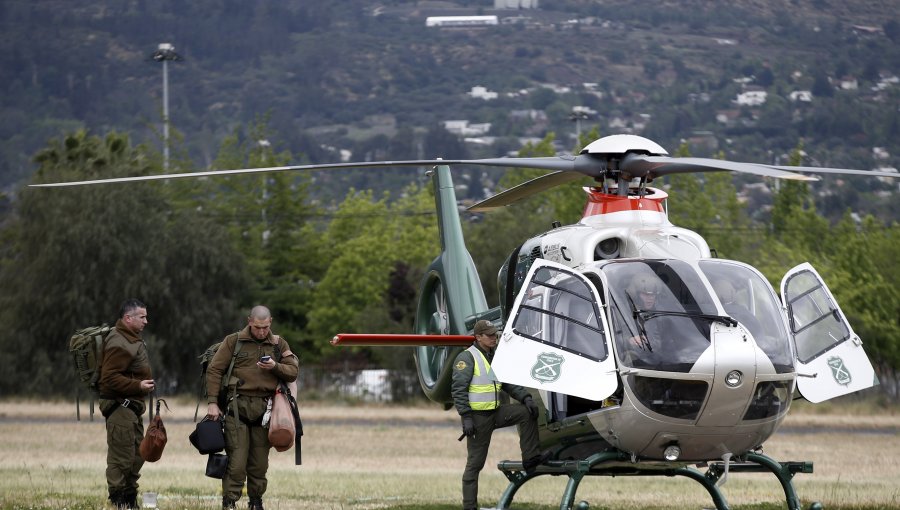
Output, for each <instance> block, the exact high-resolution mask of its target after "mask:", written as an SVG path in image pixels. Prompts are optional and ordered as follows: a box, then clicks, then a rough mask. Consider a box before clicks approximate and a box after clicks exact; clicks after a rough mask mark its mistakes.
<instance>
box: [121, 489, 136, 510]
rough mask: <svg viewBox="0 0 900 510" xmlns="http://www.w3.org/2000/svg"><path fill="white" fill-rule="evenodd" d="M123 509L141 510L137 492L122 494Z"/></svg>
mask: <svg viewBox="0 0 900 510" xmlns="http://www.w3.org/2000/svg"><path fill="white" fill-rule="evenodd" d="M122 508H127V509H128V510H138V508H140V507H139V506H138V503H137V491H133V492H132V491H126V492H123V493H122Z"/></svg>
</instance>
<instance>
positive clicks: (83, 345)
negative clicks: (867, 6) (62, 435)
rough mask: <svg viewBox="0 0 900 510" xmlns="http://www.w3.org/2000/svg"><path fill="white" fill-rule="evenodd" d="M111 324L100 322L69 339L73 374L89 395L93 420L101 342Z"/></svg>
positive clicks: (101, 354)
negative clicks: (73, 364) (100, 323)
mask: <svg viewBox="0 0 900 510" xmlns="http://www.w3.org/2000/svg"><path fill="white" fill-rule="evenodd" d="M111 330H112V326H108V325H106V324H102V325H100V326H91V327H88V328H83V329H79V330H76V331H75V334H74V335H72V338H70V339H69V353H70V354H71V355H72V361H73V362H74V363H75V376H76V377H77V378H78V381H79V382H80V383H81V385H82V386H83V387H85V388H87V390H88V394H89V395H90V402H91V404H90V409H91V421H93V420H94V400H95V399H98V398H99V396H100V388H99V383H100V362H101V361H102V360H103V342H104V340H106V337H107V335H109V332H110V331H111ZM79 400H80V398H79V395H78V393H77V392H76V394H75V405H76V409H77V413H76V415H77V418H78V419H79V420H80V419H81V409H80V408H79V407H78V405H79Z"/></svg>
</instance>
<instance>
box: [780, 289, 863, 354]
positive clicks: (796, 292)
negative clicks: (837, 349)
mask: <svg viewBox="0 0 900 510" xmlns="http://www.w3.org/2000/svg"><path fill="white" fill-rule="evenodd" d="M785 288H786V291H785V299H786V300H787V303H785V304H786V305H787V307H788V310H789V313H788V315H789V316H790V317H791V329H792V330H793V333H794V339H795V340H796V343H797V359H799V360H800V361H801V362H803V363H808V362H809V361H811V360H813V359H814V358H816V357H817V356H819V355H820V354H822V353H823V352H825V351H827V350H829V349H831V347H833V346H835V345H837V344H839V343H841V342H843V341H844V340H847V339H848V338H850V331H849V330H848V329H847V325H846V324H845V323H844V322H843V321H842V320H841V319H840V316H839V314H838V312H837V305H835V303H833V302H832V301H831V299H829V297H828V293H827V292H826V290H825V288H824V287H823V286H822V284H821V282H820V281H819V279H818V278H816V277H815V275H813V274H812V273H810V272H808V271H805V272H801V273H798V274H796V275H794V276H793V277H791V278H790V279H789V280H788V281H787V285H786V286H785Z"/></svg>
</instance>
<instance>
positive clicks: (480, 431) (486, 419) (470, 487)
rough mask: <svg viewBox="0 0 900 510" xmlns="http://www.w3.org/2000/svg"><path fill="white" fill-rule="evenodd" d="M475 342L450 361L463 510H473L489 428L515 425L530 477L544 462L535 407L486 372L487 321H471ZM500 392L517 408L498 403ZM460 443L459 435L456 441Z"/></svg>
mask: <svg viewBox="0 0 900 510" xmlns="http://www.w3.org/2000/svg"><path fill="white" fill-rule="evenodd" d="M473 333H474V334H475V342H474V343H473V344H472V346H471V347H469V348H468V349H466V350H465V351H463V352H461V353H459V355H458V356H457V357H456V359H455V360H454V361H453V380H452V383H451V387H450V392H451V394H452V396H453V403H454V405H455V406H456V410H457V412H459V415H460V418H461V419H462V430H463V436H465V437H466V449H467V451H468V457H467V459H466V469H465V471H463V476H462V493H463V510H470V509H476V508H478V474H479V473H480V472H481V469H482V468H483V467H484V462H485V460H486V459H487V454H488V448H489V447H490V444H491V434H492V433H493V431H494V429H499V428H503V427H508V426H510V425H519V447H520V448H521V450H522V464H523V467H524V468H525V471H526V472H528V473H531V472H533V471H534V469H535V468H536V467H537V466H538V465H539V464H541V463H542V462H544V461H545V460H546V459H547V456H542V455H541V452H540V450H539V443H538V430H537V416H538V406H537V404H535V402H534V400H533V399H532V398H531V395H529V394H528V391H527V390H526V389H525V388H523V387H522V386H516V385H513V384H505V383H501V382H500V381H498V380H497V378H496V377H495V376H494V371H493V370H491V360H492V359H493V358H494V349H496V347H497V341H498V337H497V328H496V327H494V325H493V324H491V323H490V322H489V321H486V320H480V321H478V322H476V323H475V329H474V331H473ZM500 391H505V392H506V393H507V394H508V395H509V396H511V397H512V398H514V399H516V400H518V401H519V402H521V404H501V403H500ZM460 439H462V436H461V437H460Z"/></svg>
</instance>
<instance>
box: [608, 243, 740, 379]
mask: <svg viewBox="0 0 900 510" xmlns="http://www.w3.org/2000/svg"><path fill="white" fill-rule="evenodd" d="M603 272H604V273H605V274H606V277H607V279H608V281H609V291H610V295H611V298H612V299H611V303H610V306H611V309H612V319H613V322H612V325H611V328H612V330H613V332H614V335H615V341H616V347H617V351H618V352H619V356H620V361H621V362H622V363H623V364H625V365H627V366H633V367H636V368H652V369H654V370H663V371H669V372H688V371H690V369H691V367H692V366H693V365H694V363H695V362H696V361H697V359H698V358H699V357H700V355H701V354H702V353H703V352H704V351H705V350H706V349H707V348H709V346H710V330H711V328H710V322H711V321H722V322H726V321H728V320H729V318H728V317H722V316H720V315H719V311H718V309H717V307H716V305H715V302H714V300H713V298H712V296H710V295H709V292H708V291H707V290H706V287H705V285H704V283H703V280H702V279H701V278H700V276H699V275H698V274H697V272H696V271H695V270H694V269H693V268H692V267H691V266H690V265H689V264H687V263H686V262H684V261H680V260H650V261H648V260H643V261H639V262H614V263H611V264H608V265H605V266H603Z"/></svg>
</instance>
